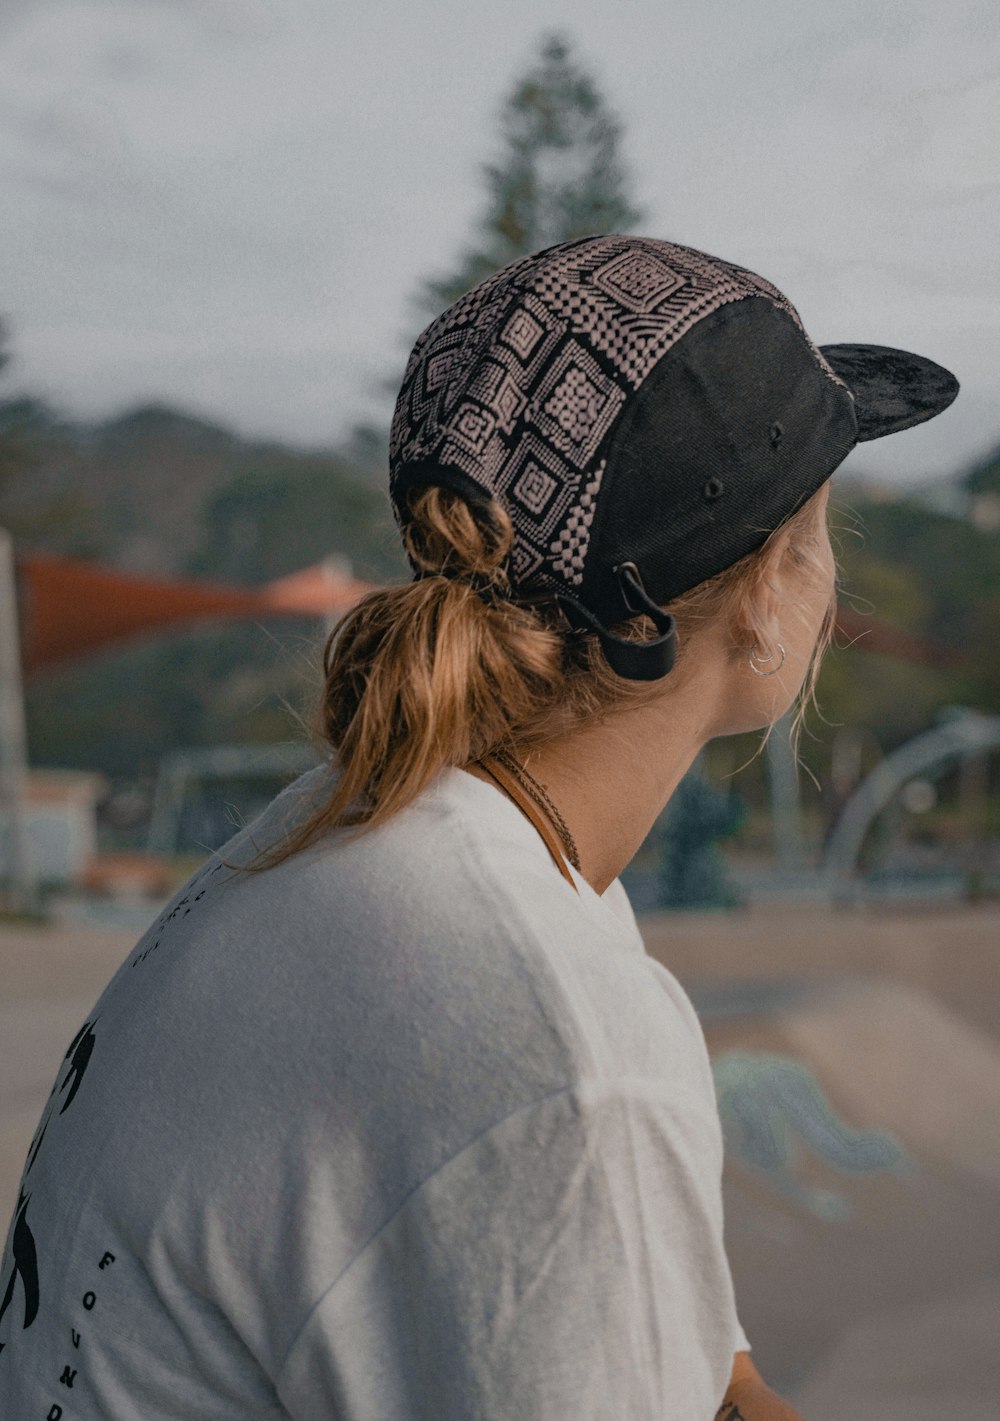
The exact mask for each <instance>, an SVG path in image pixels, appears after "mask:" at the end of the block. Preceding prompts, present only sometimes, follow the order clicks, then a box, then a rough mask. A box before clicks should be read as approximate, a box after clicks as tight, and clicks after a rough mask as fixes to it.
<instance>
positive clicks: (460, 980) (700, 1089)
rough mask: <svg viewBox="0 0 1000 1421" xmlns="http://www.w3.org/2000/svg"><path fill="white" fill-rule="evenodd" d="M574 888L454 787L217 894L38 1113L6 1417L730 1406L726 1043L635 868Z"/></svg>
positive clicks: (272, 816)
mask: <svg viewBox="0 0 1000 1421" xmlns="http://www.w3.org/2000/svg"><path fill="white" fill-rule="evenodd" d="M326 773H327V772H326V771H324V770H323V769H317V770H313V771H310V772H309V773H308V774H307V775H305V776H303V777H302V778H301V779H300V780H298V781H296V783H295V784H294V785H293V786H291V787H289V789H287V790H286V791H284V793H283V794H282V795H279V796H278V798H277V799H276V800H275V801H274V802H273V803H272V805H271V806H270V807H269V809H268V810H266V811H265V813H264V815H263V816H261V818H260V819H258V820H257V821H256V822H255V823H254V824H253V825H251V826H249V828H248V829H245V830H244V831H242V833H241V834H239V835H238V836H237V837H236V838H235V839H234V840H232V841H231V842H230V844H229V845H228V846H227V847H226V849H224V850H223V851H222V855H221V857H222V858H225V859H228V860H229V861H230V862H233V861H239V860H241V859H243V858H245V857H247V856H249V853H250V852H251V849H252V845H251V843H250V839H251V837H252V839H253V840H254V841H255V842H256V844H257V845H262V844H264V843H267V842H268V841H269V840H270V838H271V837H273V835H274V834H275V833H276V832H277V831H278V827H279V826H280V825H281V824H282V823H283V822H287V818H288V816H289V815H292V816H293V817H294V815H295V814H297V813H300V812H301V811H302V809H303V807H304V806H305V805H306V804H307V803H308V800H309V796H310V795H314V796H315V795H318V794H322V792H323V789H324V785H325V784H326V783H327V782H326V780H325V778H324V776H325V774H326ZM573 874H574V881H575V882H576V885H577V887H578V889H579V892H578V893H577V892H574V890H573V887H572V885H571V884H569V883H568V882H567V881H566V880H565V879H564V878H563V877H562V876H561V875H560V873H559V871H558V869H557V867H556V865H555V863H554V862H553V860H552V858H551V856H550V854H549V851H548V849H547V847H546V846H545V844H544V842H543V840H542V839H541V837H540V836H539V834H538V833H537V831H536V830H535V829H534V827H533V826H532V825H531V824H530V822H529V821H528V820H527V819H526V818H525V817H524V815H523V814H522V813H521V811H520V810H519V809H518V808H517V806H516V805H514V804H512V803H511V802H510V801H509V800H508V799H507V798H506V797H505V796H504V795H503V794H502V793H501V791H500V790H499V789H498V788H496V787H495V786H493V785H490V784H486V783H484V782H483V781H481V780H479V779H477V778H476V777H475V776H473V775H470V774H467V773H466V772H465V771H463V770H460V769H456V768H452V769H448V770H446V771H444V772H443V773H442V774H441V775H440V776H439V777H438V779H437V780H436V781H435V782H434V784H433V785H432V786H431V787H430V788H429V789H428V790H427V791H426V792H425V793H424V794H422V795H421V796H420V798H419V799H418V801H416V802H415V803H414V804H413V805H411V806H410V807H408V808H407V809H406V810H404V811H403V812H401V813H400V814H398V815H397V816H396V817H395V818H394V819H392V820H391V821H390V822H389V823H388V824H387V825H385V826H383V827H382V828H381V829H379V830H377V831H375V832H373V833H372V834H370V835H369V836H367V837H366V838H362V839H359V840H357V841H356V842H354V843H351V842H349V841H348V839H347V838H346V837H345V836H343V835H336V834H334V835H333V836H329V837H327V838H326V839H325V840H323V841H322V842H321V843H319V844H317V845H315V846H314V847H312V848H310V849H309V850H306V851H305V852H303V853H301V854H298V855H296V856H294V857H292V858H291V859H290V860H288V861H286V862H285V863H284V864H281V865H279V866H278V867H277V868H274V869H271V870H268V871H266V872H264V873H262V874H255V875H236V874H233V873H231V872H230V870H229V869H227V868H225V867H224V866H223V865H222V864H221V863H220V862H219V859H218V858H213V859H212V860H210V861H209V862H208V863H207V864H206V865H205V866H204V867H203V868H202V869H201V870H200V871H199V872H198V873H197V874H195V875H194V876H193V877H192V879H191V880H190V881H189V883H188V884H187V885H186V886H185V887H184V888H183V889H182V890H181V891H180V892H179V893H178V894H177V896H176V898H175V899H174V900H173V902H172V903H171V905H170V906H169V907H168V908H167V910H165V911H164V913H163V914H162V915H161V917H160V919H159V920H158V921H157V922H156V923H155V924H154V926H153V927H152V928H151V929H150V930H149V931H148V932H147V933H146V934H145V936H144V937H143V938H142V939H141V941H140V942H139V944H138V945H137V947H136V948H135V950H134V951H133V952H132V953H131V954H130V955H129V957H128V958H127V959H126V961H125V962H124V963H123V964H122V966H121V968H120V969H119V971H118V972H117V974H116V975H115V976H114V978H113V979H112V980H111V982H110V983H109V985H108V987H107V988H106V990H105V992H104V993H103V995H102V996H101V997H100V999H99V1000H98V1002H97V1003H96V1005H95V1006H94V1009H93V1011H92V1012H91V1013H90V1014H89V1016H88V1018H87V1021H86V1022H85V1023H84V1024H82V1025H81V1029H80V1033H79V1034H78V1036H77V1037H76V1039H75V1041H74V1042H73V1043H72V1045H71V1047H70V1050H69V1052H68V1053H67V1056H66V1059H65V1060H64V1062H63V1063H62V1066H61V1067H60V1070H59V1073H58V1076H57V1078H56V1082H55V1085H54V1087H53V1092H52V1095H51V1096H50V1099H49V1103H48V1105H47V1107H46V1110H45V1112H44V1114H43V1116H42V1120H41V1121H40V1123H39V1130H38V1133H37V1134H36V1137H35V1140H34V1141H33V1143H32V1148H31V1151H30V1152H29V1157H28V1166H27V1169H26V1172H25V1176H24V1180H23V1183H22V1189H21V1198H20V1203H19V1207H18V1209H17V1211H16V1213H15V1216H14V1220H13V1222H12V1226H11V1230H10V1235H9V1237H8V1240H7V1248H6V1252H5V1254H4V1257H3V1263H2V1270H0V1306H2V1307H3V1317H2V1319H0V1343H2V1344H3V1351H2V1352H0V1415H2V1416H4V1417H5V1418H6V1417H10V1418H12V1419H13V1418H17V1421H137V1419H138V1418H142V1421H167V1418H170V1421H180V1418H183V1421H264V1418H268V1421H271V1418H275V1421H276V1418H287V1417H293V1418H295V1421H473V1418H483V1421H507V1418H509V1421H534V1419H535V1418H537V1419H538V1421H542V1418H544V1421H702V1418H703V1421H712V1418H713V1417H714V1415H715V1412H716V1410H717V1408H718V1406H719V1405H720V1403H721V1401H722V1398H723V1395H724V1392H725V1389H726V1385H727V1382H728V1380H729V1376H730V1372H731V1368H732V1361H733V1354H734V1352H736V1351H739V1350H743V1349H745V1348H746V1347H747V1346H748V1343H747V1341H746V1338H745V1336H744V1334H743V1332H742V1330H741V1328H740V1325H739V1322H738V1320H737V1315H736V1307H735V1302H734V1297H733V1287H732V1281H731V1276H730V1271H729V1267H728V1262H727V1259H726V1255H725V1251H724V1247H723V1216H722V1194H721V1171H722V1132H721V1127H720V1122H719V1115H718V1108H717V1104H716V1098H715V1092H714V1086H713V1078H712V1073H711V1068H710V1063H709V1058H708V1053H707V1051H706V1048H705V1040H704V1036H703V1034H702V1031H701V1027H700V1024H699V1022H698V1020H697V1017H696V1016H695V1013H694V1010H693V1008H692V1006H691V1003H690V1001H689V999H688V997H687V996H686V994H685V992H684V991H683V989H682V988H681V986H680V984H679V983H678V982H677V981H676V979H675V978H674V977H673V976H672V975H671V973H669V972H668V971H666V970H665V969H664V968H663V967H662V966H660V965H659V964H658V963H656V962H655V961H653V959H652V958H650V957H649V956H648V955H647V954H646V952H645V949H644V946H643V942H642V939H641V937H640V935H639V931H638V928H637V925H636V921H635V917H634V914H633V912H632V909H631V906H630V904H629V901H628V898H627V895H626V893H625V891H624V889H623V887H622V885H621V882H620V881H619V880H617V879H616V880H615V882H614V883H613V884H612V885H611V886H610V887H609V888H608V890H607V892H606V893H604V894H603V896H599V895H598V894H597V893H595V892H594V890H593V889H592V888H591V886H590V885H589V884H588V883H587V881H586V880H585V879H584V878H582V877H581V876H580V875H579V874H577V873H576V871H575V870H573Z"/></svg>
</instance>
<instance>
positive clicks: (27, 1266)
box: [0, 1018, 97, 1353]
mask: <svg viewBox="0 0 1000 1421" xmlns="http://www.w3.org/2000/svg"><path fill="white" fill-rule="evenodd" d="M95 1020H96V1018H95ZM93 1027H94V1023H93V1022H92V1021H85V1022H84V1024H83V1026H82V1027H81V1028H80V1030H79V1031H78V1032H77V1034H76V1035H75V1036H74V1038H73V1040H72V1041H71V1042H70V1044H69V1049H68V1050H67V1052H66V1055H65V1056H64V1057H63V1067H65V1070H64V1069H63V1068H62V1067H61V1068H60V1070H59V1072H58V1074H57V1076H56V1081H55V1085H54V1086H53V1087H52V1090H51V1092H50V1093H49V1103H48V1105H47V1106H46V1108H45V1111H44V1113H43V1115H42V1119H41V1123H40V1124H39V1126H38V1129H37V1131H36V1132H35V1138H34V1139H33V1140H32V1142H31V1147H30V1149H29V1150H28V1160H27V1163H26V1164H25V1167H24V1174H23V1176H22V1178H21V1189H20V1193H19V1196H18V1201H17V1208H16V1209H15V1211H14V1223H13V1227H12V1228H11V1234H10V1254H11V1259H10V1267H11V1272H10V1276H9V1278H8V1281H7V1286H6V1289H5V1290H4V1292H3V1295H2V1297H0V1327H2V1324H3V1322H4V1318H5V1316H6V1314H7V1313H8V1312H9V1311H10V1309H11V1308H12V1307H13V1305H14V1299H15V1296H16V1294H17V1291H18V1285H19V1284H20V1288H21V1291H22V1293H23V1302H24V1318H23V1322H22V1327H24V1328H28V1327H30V1326H31V1324H32V1323H33V1322H34V1320H35V1318H36V1317H37V1316H38V1310H39V1306H40V1303H41V1294H40V1288H39V1281H38V1249H37V1246H36V1243H35V1236H34V1234H33V1233H32V1229H31V1223H30V1221H29V1219H28V1206H29V1204H30V1203H31V1191H30V1188H29V1180H30V1176H31V1171H32V1169H33V1168H34V1165H35V1161H36V1160H37V1159H38V1152H39V1150H40V1149H41V1148H42V1142H43V1141H44V1139H45V1136H46V1133H47V1131H48V1128H49V1125H50V1123H51V1121H52V1117H53V1116H54V1115H57V1114H58V1115H64V1114H65V1113H66V1111H67V1110H68V1109H69V1108H70V1106H71V1105H72V1104H73V1101H74V1100H75V1099H76V1094H77V1091H78V1090H79V1089H80V1085H81V1084H82V1082H83V1077H84V1075H85V1074H86V1070H87V1067H88V1065H89V1064H90V1058H91V1056H92V1055H93V1052H94V1043H95V1042H96V1040H97V1038H96V1036H95V1034H94V1029H93ZM67 1062H68V1065H67ZM59 1097H63V1099H62V1103H61V1104H60V1100H59ZM7 1268H8V1261H7V1259H4V1263H3V1270H2V1272H0V1282H2V1279H3V1278H4V1277H5V1276H6V1275H7ZM5 1345H6V1344H5V1343H4V1341H3V1340H2V1339H0V1353H2V1352H3V1350H4V1347H5Z"/></svg>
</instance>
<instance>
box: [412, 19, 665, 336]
mask: <svg viewBox="0 0 1000 1421" xmlns="http://www.w3.org/2000/svg"><path fill="white" fill-rule="evenodd" d="M501 131H502V135H503V142H504V146H505V153H504V156H503V157H502V159H501V161H500V162H499V163H487V164H485V165H484V168H483V171H484V174H485V177H486V182H487V187H488V190H489V204H488V208H487V212H486V214H485V216H484V218H483V219H482V222H481V236H480V238H479V241H478V243H477V245H475V246H474V247H473V248H472V249H471V250H467V251H466V253H465V255H464V257H463V259H462V261H461V263H460V265H459V267H458V269H457V270H456V271H455V272H454V273H453V274H452V275H450V276H446V277H444V278H441V279H436V280H434V279H432V280H428V281H427V282H426V283H425V285H424V289H423V291H422V293H421V295H420V296H419V297H418V298H417V302H416V304H417V305H418V306H419V307H420V308H421V310H422V312H424V313H425V314H426V317H427V320H432V319H433V318H434V317H435V316H436V315H438V314H439V313H440V312H441V311H443V310H444V309H445V308H446V307H448V306H450V305H451V304H452V302H453V301H457V300H458V298H459V297H460V296H462V295H464V293H465V292H466V291H468V290H470V289H471V288H472V287H473V286H475V285H476V284H477V283H478V282H480V281H483V280H485V278H486V277H488V276H491V275H492V273H493V272H495V271H499V269H500V268H501V267H503V266H506V265H507V264H508V263H509V262H512V261H515V260H516V259H517V258H518V257H520V256H524V255H525V254H526V253H528V252H535V251H539V250H540V249H541V248H543V247H548V246H551V245H552V244H553V243H555V242H568V241H571V240H572V239H573V238H575V237H587V236H592V235H597V234H598V233H602V232H627V231H629V230H631V229H632V228H633V227H635V225H636V224H637V223H639V222H641V221H642V220H643V214H642V213H641V212H640V211H638V210H637V209H636V208H634V207H633V206H632V205H631V203H630V202H629V200H628V198H627V196H626V185H627V184H626V175H625V170H624V167H623V164H622V160H621V157H620V152H619V149H620V142H621V133H622V129H621V125H620V123H619V122H618V120H617V119H616V118H615V117H614V115H613V114H612V113H611V112H610V111H609V109H608V108H607V106H606V104H605V102H604V100H603V98H602V97H601V95H600V93H599V91H598V88H597V85H596V84H595V83H594V81H593V79H591V78H590V77H589V76H588V75H587V74H586V73H584V72H583V70H582V69H581V68H580V67H579V65H578V64H576V63H575V61H574V60H573V59H572V58H571V56H570V45H569V41H568V40H567V39H566V38H565V37H564V36H563V35H561V34H559V33H558V32H555V33H550V34H549V35H547V36H546V38H545V39H544V40H543V42H542V48H541V60H540V62H538V63H537V64H535V65H534V67H533V68H532V69H531V70H530V71H529V72H528V73H527V74H526V75H525V76H524V78H522V79H521V80H520V81H518V82H517V83H516V84H515V86H514V88H513V90H512V92H511V94H510V96H509V98H508V99H507V102H506V105H505V107H504V109H503V112H502V114H501ZM425 324H426V322H425Z"/></svg>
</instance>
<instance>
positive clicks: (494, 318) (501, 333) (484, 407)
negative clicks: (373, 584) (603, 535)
mask: <svg viewBox="0 0 1000 1421" xmlns="http://www.w3.org/2000/svg"><path fill="white" fill-rule="evenodd" d="M748 296H765V297H767V298H768V299H769V300H771V301H772V302H773V303H774V304H775V306H777V307H779V308H780V309H781V310H783V311H785V312H787V313H788V315H790V316H791V317H792V318H793V319H794V321H795V322H796V324H797V325H798V326H799V329H800V330H801V329H802V322H801V321H800V319H799V316H798V313H797V312H796V311H795V309H794V307H793V306H792V305H791V304H790V302H789V301H788V300H787V298H786V297H785V296H783V295H782V294H781V292H780V291H778V290H777V288H776V287H774V286H772V285H771V284H770V283H769V282H767V281H765V280H764V279H763V278H762V277H760V276H757V275H755V274H754V273H753V272H749V271H745V270H744V269H743V268H742V267H738V266H734V265H733V264H732V263H730V262H725V261H722V260H719V259H718V258H715V257H711V256H708V255H706V254H705V253H704V252H699V251H695V250H693V249H692V248H690V247H682V246H678V245H676V244H675V243H673V242H665V241H660V240H658V239H656V238H652V237H628V236H599V237H585V238H581V239H578V240H576V241H572V242H563V243H559V244H558V245H556V246H554V247H549V248H546V249H545V250H544V251H542V252H537V253H534V254H533V255H530V256H526V257H522V258H520V259H519V260H517V261H515V262H512V263H511V264H510V265H509V266H507V267H504V268H503V270H501V271H499V272H496V273H495V274H494V275H493V276H491V277H489V278H488V279H487V280H486V281H484V282H481V283H480V285H479V286H477V287H474V288H473V290H471V291H469V292H467V293H466V294H465V295H464V296H462V297H461V298H460V299H459V300H458V301H456V302H455V304H454V305H453V306H450V307H449V308H448V310H446V311H444V312H443V313H442V314H441V315H440V316H438V317H437V319H436V320H434V321H432V322H431V324H430V325H429V326H428V327H427V329H426V330H425V331H424V332H423V333H422V334H421V335H420V337H419V338H418V340H417V342H416V344H415V345H414V347H413V351H412V353H411V355H410V359H409V362H408V364H407V367H406V372H405V374H404V377H403V383H402V387H401V389H400V392H399V396H398V399H397V401H396V408H395V412H394V414H393V419H392V426H391V430H390V442H389V487H390V495H391V496H392V499H393V510H394V513H395V516H396V521H397V524H398V525H399V526H400V527H401V528H402V526H403V516H404V515H403V512H402V510H401V507H400V505H399V504H398V503H397V499H396V491H397V481H398V479H399V475H400V472H401V471H402V470H403V469H405V468H406V466H407V465H410V464H415V463H423V462H424V461H430V462H433V463H434V464H436V465H443V466H447V467H450V468H453V469H457V470H459V471H461V472H462V473H463V474H465V475H466V476H467V477H468V478H470V479H472V480H473V481H474V482H475V483H476V484H477V485H478V486H479V487H480V488H482V489H483V490H484V491H485V492H486V493H488V494H491V495H492V496H494V497H496V498H502V499H503V500H504V501H505V503H506V506H507V508H508V511H509V512H510V515H511V518H512V521H513V523H514V527H515V530H516V542H515V548H514V552H513V555H512V559H511V578H512V581H513V582H514V585H515V586H516V587H518V588H519V589H520V590H525V589H530V590H532V591H535V590H543V591H544V590H551V591H558V590H560V589H566V590H571V589H573V588H574V587H579V585H580V583H581V582H582V580H583V573H584V568H585V565H586V559H587V549H588V544H589V540H590V530H591V525H592V523H593V518H594V510H595V505H596V500H597V495H598V493H599V491H600V487H601V479H602V476H603V473H604V468H605V463H606V460H605V458H604V457H602V453H603V447H604V446H605V444H606V441H607V440H608V437H609V435H610V434H611V432H612V430H613V429H614V427H615V424H616V422H617V420H618V417H619V415H620V414H621V412H622V410H623V408H624V406H625V403H626V401H627V400H628V398H629V396H630V395H631V394H633V393H634V391H636V390H637V389H638V388H639V387H640V386H641V384H642V383H643V381H644V380H645V379H646V378H647V376H648V375H649V373H650V371H651V370H652V369H653V368H654V366H655V365H656V364H657V363H658V361H659V360H660V359H661V358H662V357H663V356H664V355H665V354H666V352H667V351H668V350H670V348H671V347H672V346H674V345H675V344H676V343H677V341H679V340H680V339H681V337H682V336H683V335H684V334H685V333H686V332H687V331H689V330H690V329H691V328H692V326H694V325H695V324H696V323H697V322H698V321H700V320H702V319H703V317H705V316H707V315H708V314H710V313H711V312H713V311H716V310H718V309H719V307H720V306H723V305H725V304H726V303H727V302H731V301H740V300H743V299H744V298H745V297H748ZM802 334H803V336H804V337H805V339H806V341H807V343H808V344H809V346H810V349H811V350H812V352H813V354H814V355H815V358H816V361H817V363H818V364H819V365H820V366H821V368H822V369H823V371H824V372H825V374H827V375H828V376H829V378H830V379H831V380H833V381H835V382H836V383H837V384H843V382H842V381H841V380H840V379H839V378H838V376H836V375H835V374H834V372H833V371H832V370H831V368H830V366H829V365H828V364H827V362H826V361H825V360H824V358H823V356H822V355H821V354H820V352H819V351H818V350H817V349H816V347H815V346H814V345H813V344H812V342H811V341H809V338H808V336H806V333H805V331H804V330H803V331H802ZM414 570H415V571H416V568H415V569H414Z"/></svg>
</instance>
